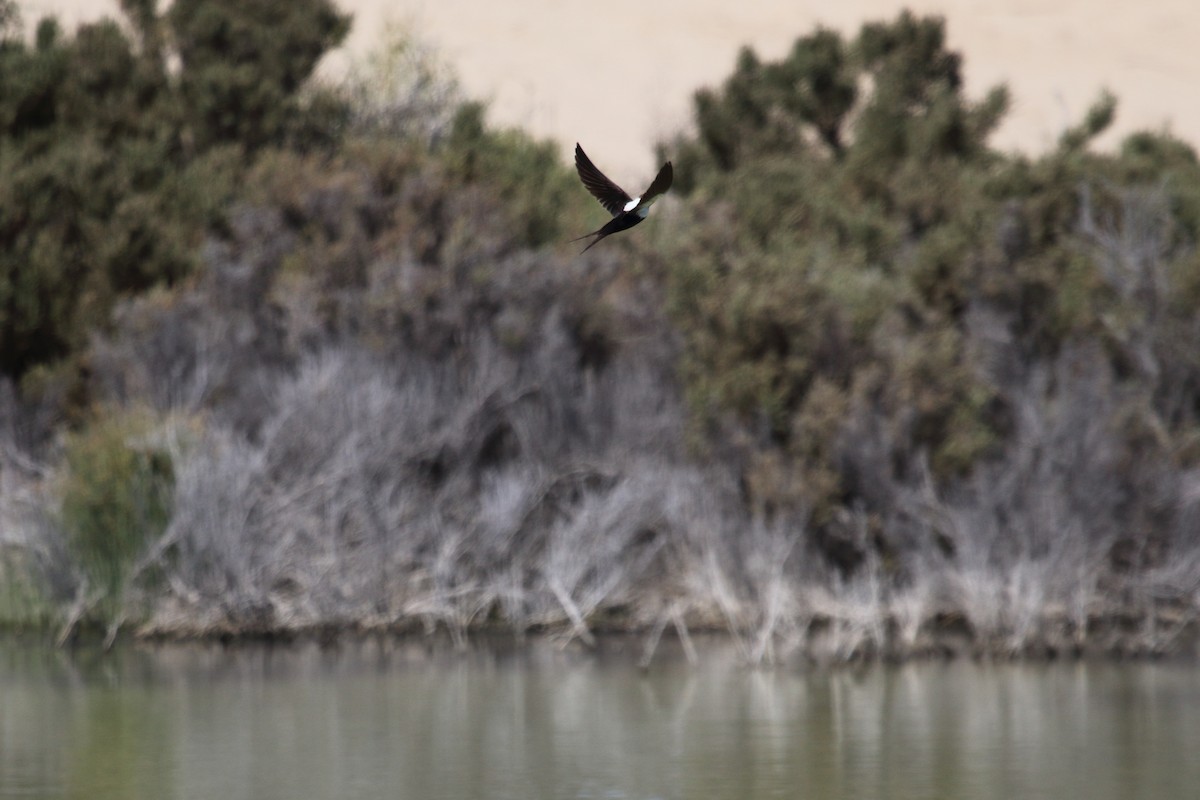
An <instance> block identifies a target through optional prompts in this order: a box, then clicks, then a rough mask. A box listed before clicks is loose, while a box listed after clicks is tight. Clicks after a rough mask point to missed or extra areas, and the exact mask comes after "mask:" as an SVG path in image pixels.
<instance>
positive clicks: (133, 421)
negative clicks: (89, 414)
mask: <svg viewBox="0 0 1200 800" xmlns="http://www.w3.org/2000/svg"><path fill="white" fill-rule="evenodd" d="M148 431H149V423H148V421H147V420H145V419H140V418H138V417H136V416H133V415H113V416H108V417H105V418H103V419H100V420H99V421H97V422H96V423H95V424H94V425H92V426H90V427H88V428H86V429H84V430H82V431H80V432H79V433H76V434H72V435H71V436H70V437H68V440H67V445H66V458H65V465H64V466H65V472H64V477H63V483H62V487H61V492H62V511H61V514H62V525H63V528H64V529H65V530H66V532H67V546H68V548H69V551H70V554H71V556H72V557H73V558H74V559H75V560H76V561H77V563H78V564H79V566H80V568H81V569H82V570H83V572H84V574H85V575H86V576H87V578H88V581H89V584H90V586H91V589H92V591H93V592H98V593H99V594H100V595H101V597H102V605H101V606H100V607H101V608H102V609H103V613H104V614H105V615H106V616H110V617H111V616H113V615H114V614H115V613H116V612H117V611H118V610H119V609H120V601H121V600H122V597H121V595H122V593H123V591H124V590H125V588H126V584H127V579H128V578H129V577H130V570H131V568H132V567H133V565H134V563H135V561H136V560H137V558H138V556H139V555H141V554H142V553H143V550H144V548H145V547H146V544H147V543H148V542H150V541H153V540H154V539H155V538H157V537H158V536H159V535H161V534H162V532H163V530H164V529H165V528H166V525H167V522H168V521H169V519H170V516H171V496H172V492H173V489H174V471H173V467H172V461H171V457H170V455H169V454H168V453H167V452H166V451H164V450H163V449H161V448H158V447H155V446H153V445H151V444H150V443H148V442H147V441H146V439H145V437H146V434H147V433H148Z"/></svg>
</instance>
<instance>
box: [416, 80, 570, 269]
mask: <svg viewBox="0 0 1200 800" xmlns="http://www.w3.org/2000/svg"><path fill="white" fill-rule="evenodd" d="M485 110H486V109H485V108H484V106H482V105H481V104H479V103H474V102H468V103H464V104H463V105H462V106H461V107H460V108H459V109H458V112H457V113H456V115H455V117H454V120H453V122H452V123H451V126H450V133H449V135H448V137H447V139H446V142H445V145H444V146H443V148H442V149H441V150H440V152H439V156H440V158H441V159H442V161H443V163H444V164H445V165H446V168H447V170H448V172H449V177H450V179H451V180H453V181H455V182H456V183H462V184H482V185H483V186H485V187H487V190H488V192H489V193H490V194H492V195H494V196H495V197H497V198H498V199H499V200H500V202H501V203H502V205H503V207H504V209H505V213H506V214H507V215H509V219H510V221H511V224H512V226H513V233H514V237H515V239H516V240H517V241H519V242H521V243H523V244H528V245H531V246H534V247H537V246H540V245H544V244H551V243H554V242H558V241H560V240H561V239H562V238H563V237H564V236H565V235H566V234H567V229H564V226H563V225H564V222H565V221H569V220H570V219H571V217H572V211H573V210H574V209H578V207H579V202H580V192H579V191H578V181H577V179H576V178H575V176H574V174H573V172H572V171H571V170H569V169H567V168H566V167H564V166H563V164H562V162H561V160H560V159H559V155H558V148H557V147H556V146H555V145H554V143H553V142H548V141H537V140H535V139H533V138H532V137H530V136H529V135H528V134H526V133H524V132H523V131H519V130H496V129H492V128H489V127H488V126H487V125H486V123H485V121H484V113H485Z"/></svg>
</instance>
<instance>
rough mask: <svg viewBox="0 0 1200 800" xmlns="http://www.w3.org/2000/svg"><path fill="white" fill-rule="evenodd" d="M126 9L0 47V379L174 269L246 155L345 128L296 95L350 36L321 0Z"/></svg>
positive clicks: (76, 347) (192, 250)
mask: <svg viewBox="0 0 1200 800" xmlns="http://www.w3.org/2000/svg"><path fill="white" fill-rule="evenodd" d="M4 8H5V11H4V18H5V19H6V20H10V19H12V18H13V15H14V12H13V11H12V6H11V4H10V3H7V2H6V3H5V4H4ZM124 8H125V9H126V13H127V17H128V23H129V24H128V25H126V26H125V27H122V26H121V25H119V24H118V23H116V22H114V21H112V20H103V21H100V22H96V23H90V24H86V25H83V26H81V27H80V28H79V29H78V31H77V32H76V33H75V35H74V36H73V37H67V36H64V35H63V34H62V32H61V31H60V29H59V27H58V25H57V23H56V22H55V21H54V20H53V19H44V20H42V21H41V22H40V23H39V25H38V27H37V34H36V38H35V42H34V43H33V44H27V43H26V42H25V41H24V40H23V39H22V38H21V37H20V36H19V35H17V34H9V35H7V36H5V38H3V40H2V41H0V371H2V372H3V373H4V374H6V375H9V376H12V377H15V378H20V377H22V376H24V375H25V374H26V373H27V372H28V371H29V370H31V369H33V368H34V367H37V366H39V365H46V364H48V363H50V362H53V361H56V360H60V359H64V358H70V357H72V356H76V355H78V354H79V353H80V351H81V350H82V349H83V348H84V347H85V346H86V343H87V341H88V337H89V335H90V333H91V332H92V331H95V330H96V329H102V328H103V327H104V326H105V325H106V324H107V323H108V315H109V312H110V310H111V309H112V307H113V304H114V303H115V302H117V300H119V299H120V298H122V297H127V296H130V295H132V294H136V293H138V292H141V291H144V290H146V289H148V288H150V287H153V286H156V285H171V284H173V283H175V282H177V281H179V280H180V279H181V278H183V277H184V276H186V275H187V274H189V273H190V272H191V271H192V269H194V267H195V266H196V264H197V263H198V260H197V253H198V250H199V245H200V243H201V241H202V238H203V236H204V234H205V233H206V232H207V231H208V230H209V229H210V228H212V227H213V226H216V225H218V224H219V223H220V222H221V220H222V217H223V213H224V211H225V209H226V208H227V205H228V203H229V202H230V200H231V198H232V197H233V196H234V194H235V187H236V186H237V181H238V176H239V174H240V172H241V170H242V169H243V168H244V159H245V158H246V157H247V156H248V155H252V154H253V153H255V152H256V151H258V150H260V149H262V148H264V147H267V146H290V147H300V148H312V147H316V146H322V145H326V144H328V143H329V142H330V141H331V138H330V137H331V135H332V134H330V133H329V131H336V130H340V129H341V128H342V127H344V126H340V125H335V124H332V120H335V119H338V118H343V117H345V115H346V113H347V112H346V110H345V109H344V108H342V105H344V104H340V103H336V102H332V101H331V100H330V98H329V96H328V95H327V94H322V93H320V92H314V93H310V94H305V93H304V92H302V88H303V87H304V85H305V82H306V81H307V79H308V78H309V76H310V75H311V73H312V70H313V69H314V67H315V66H316V63H317V60H318V59H319V58H320V56H321V55H322V54H323V53H324V52H325V51H326V50H327V49H328V48H330V47H332V46H334V45H336V44H337V43H338V42H339V41H340V40H341V38H342V37H343V36H344V35H345V32H346V30H347V28H348V24H349V23H348V19H347V18H346V17H344V16H343V15H340V14H337V13H336V12H335V11H334V10H333V7H332V5H330V4H329V3H328V2H327V1H326V0H305V2H299V3H292V2H287V3H285V2H265V1H264V2H255V3H250V4H244V3H230V2H222V0H188V1H187V2H179V3H174V4H172V6H171V8H170V10H169V11H168V12H167V13H166V14H165V15H160V14H159V13H158V11H157V10H156V4H155V3H154V2H151V0H138V2H130V3H126V4H124ZM9 25H10V27H13V26H12V24H11V23H9ZM176 59H177V60H178V64H179V69H178V71H177V72H176V71H174V67H173V66H172V64H173V62H174V61H175V60H176Z"/></svg>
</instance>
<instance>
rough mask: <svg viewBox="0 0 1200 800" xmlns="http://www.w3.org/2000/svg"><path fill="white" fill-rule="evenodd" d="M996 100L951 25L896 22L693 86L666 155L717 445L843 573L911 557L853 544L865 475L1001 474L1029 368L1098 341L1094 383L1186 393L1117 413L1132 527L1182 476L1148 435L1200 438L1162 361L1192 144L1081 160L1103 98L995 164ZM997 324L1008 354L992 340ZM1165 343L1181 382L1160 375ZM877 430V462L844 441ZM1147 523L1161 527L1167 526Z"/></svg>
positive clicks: (1188, 201) (900, 480)
mask: <svg viewBox="0 0 1200 800" xmlns="http://www.w3.org/2000/svg"><path fill="white" fill-rule="evenodd" d="M1006 102H1007V100H1006V94H1005V91H1004V90H1003V89H1001V88H998V89H994V90H992V91H991V92H989V93H988V94H987V95H986V96H985V97H984V99H983V100H981V101H978V102H973V101H971V100H968V99H967V98H966V97H965V96H964V94H963V90H962V79H961V74H960V58H959V56H958V54H956V53H953V52H951V51H949V50H947V49H946V47H945V42H944V26H943V23H942V21H941V20H938V19H932V18H927V19H922V18H917V17H914V16H912V15H910V14H908V13H905V14H902V15H901V16H900V17H899V18H898V19H896V20H895V21H894V22H891V23H886V24H870V25H866V26H864V27H863V28H862V30H861V32H860V33H859V34H858V36H857V37H855V38H854V39H852V40H848V41H847V40H843V39H842V38H841V37H840V36H838V35H837V34H835V33H832V32H830V31H823V30H822V31H818V32H816V33H815V34H813V35H811V36H806V37H802V38H800V39H799V40H797V42H796V44H795V46H794V47H793V49H792V50H791V52H790V53H789V54H788V55H787V56H786V57H785V58H783V59H781V60H780V61H778V62H773V63H764V62H762V61H761V60H760V59H759V58H758V57H757V56H756V55H755V54H754V53H753V52H752V51H750V50H745V51H743V52H742V54H741V56H740V57H739V59H738V62H737V65H736V68H735V71H734V73H733V75H732V76H731V77H730V78H729V79H728V80H727V81H726V82H725V84H724V85H723V86H722V87H721V88H720V89H716V90H712V89H706V90H702V91H701V92H699V93H698V94H697V96H696V100H695V120H696V132H695V134H689V135H683V136H680V137H678V138H677V139H676V140H674V141H672V142H671V143H670V144H669V145H664V146H662V147H661V150H662V151H663V153H664V154H665V153H666V152H668V151H669V152H672V153H674V155H675V158H676V164H677V165H678V172H679V173H680V175H681V176H685V178H684V180H683V181H681V183H680V186H679V188H680V190H681V191H682V192H683V193H685V194H686V196H687V197H688V200H689V206H690V208H689V210H688V219H687V221H686V222H685V224H684V225H683V226H682V227H681V228H680V230H679V239H680V243H679V245H678V246H677V248H676V249H675V251H673V252H672V253H671V254H670V255H669V256H668V259H669V261H670V263H671V264H672V268H671V269H672V271H671V279H670V282H671V309H672V314H673V317H674V319H675V320H676V322H677V324H678V326H679V328H680V330H681V331H682V333H683V335H684V337H685V339H686V343H687V345H686V349H685V353H684V356H683V371H684V373H683V374H684V378H685V381H686V383H687V387H688V393H689V397H690V401H691V404H692V406H693V409H694V410H695V412H696V414H697V415H698V416H697V419H698V422H699V424H700V425H702V426H703V428H704V430H705V431H706V433H705V434H704V435H703V436H702V437H701V438H702V440H703V441H707V442H709V445H708V446H709V447H713V446H714V445H713V444H712V443H713V442H714V441H725V442H729V443H732V444H733V446H734V448H735V452H736V453H738V454H740V458H742V459H743V461H744V466H743V475H744V485H745V487H746V492H747V496H748V499H749V500H750V502H751V503H752V504H753V505H756V506H758V507H762V508H764V509H768V510H769V509H772V508H777V507H783V508H795V507H807V508H810V509H812V511H813V512H814V514H815V521H816V522H817V524H818V528H819V532H818V537H825V538H826V541H827V544H828V547H827V548H826V549H827V552H828V553H829V555H830V556H831V557H833V558H835V560H837V561H838V562H839V563H841V564H842V565H843V567H845V568H851V569H852V568H854V567H855V566H856V565H858V564H860V563H861V562H862V561H863V559H865V558H867V557H868V556H869V554H870V552H873V551H876V550H878V549H880V548H882V549H883V550H884V551H888V550H890V549H891V548H893V547H895V546H896V545H897V543H896V542H889V541H888V539H889V535H888V533H887V531H886V530H885V529H884V528H878V527H877V528H876V531H875V534H874V536H875V542H874V544H872V543H870V542H869V541H867V542H863V541H861V537H859V538H860V540H859V541H858V542H857V543H856V544H854V545H853V546H851V547H846V546H845V545H846V540H847V539H855V538H856V537H855V536H854V535H853V534H852V531H850V530H847V528H846V525H844V524H842V523H839V522H838V520H839V519H846V517H845V513H846V512H847V511H852V510H854V509H861V510H862V511H863V512H865V513H867V514H869V515H871V516H872V517H874V518H883V517H886V516H887V515H888V514H889V513H891V503H892V501H893V500H894V496H893V495H892V494H890V493H888V492H881V491H880V489H879V485H871V483H870V482H868V481H867V480H866V478H865V475H866V474H871V475H873V477H874V478H875V479H883V480H884V483H885V484H896V485H903V484H907V483H911V482H912V481H914V480H917V479H918V476H919V475H921V474H923V467H922V465H923V464H925V463H927V464H928V466H929V468H930V469H931V474H932V477H933V479H934V480H935V483H936V485H937V486H939V487H943V488H948V487H951V486H953V485H955V484H956V483H957V482H960V481H962V480H964V479H966V478H967V476H969V475H971V474H972V473H973V472H975V471H977V470H978V469H980V467H981V465H982V464H983V463H985V462H988V461H990V460H996V459H1003V458H1004V457H1005V451H1006V448H1007V447H1008V446H1009V445H1010V444H1011V442H1013V441H1014V440H1015V439H1016V438H1018V432H1019V427H1020V420H1019V419H1018V417H1019V415H1020V413H1021V405H1022V403H1023V402H1024V400H1025V399H1027V398H1025V397H1024V396H1023V392H1025V391H1027V390H1029V383H1028V375H1029V373H1030V371H1031V370H1034V369H1036V368H1038V365H1041V364H1050V363H1055V362H1056V361H1057V360H1058V359H1059V358H1061V357H1062V356H1061V355H1060V354H1061V353H1062V352H1063V350H1064V348H1065V347H1067V346H1068V344H1069V343H1070V342H1073V341H1077V340H1100V341H1103V342H1105V344H1106V347H1107V352H1108V355H1109V358H1110V361H1109V362H1108V364H1105V365H1099V364H1096V365H1093V366H1092V368H1093V369H1101V370H1110V369H1111V370H1113V371H1115V374H1116V376H1117V377H1116V378H1115V380H1116V382H1117V385H1118V386H1122V387H1123V389H1121V391H1134V392H1135V393H1137V391H1136V390H1138V389H1139V387H1140V390H1141V391H1142V392H1144V393H1147V395H1148V396H1149V397H1152V396H1154V395H1171V396H1172V398H1173V399H1172V400H1171V401H1170V403H1168V404H1162V403H1156V402H1154V401H1153V400H1149V401H1148V402H1147V403H1146V404H1143V405H1139V406H1137V408H1136V409H1133V408H1127V409H1125V410H1124V411H1123V412H1121V413H1124V414H1126V415H1132V416H1131V417H1128V416H1127V418H1126V422H1125V423H1124V425H1125V430H1126V431H1127V432H1128V437H1126V436H1125V434H1124V433H1122V434H1118V438H1121V439H1122V441H1123V444H1122V445H1121V448H1122V450H1123V452H1124V453H1125V455H1124V457H1125V458H1126V459H1127V461H1126V463H1125V464H1124V465H1123V466H1122V467H1120V468H1119V471H1120V472H1121V473H1122V481H1128V483H1127V484H1124V483H1123V486H1124V488H1123V489H1121V491H1124V492H1127V493H1128V496H1129V498H1130V501H1129V502H1128V503H1124V504H1122V505H1121V507H1120V508H1118V509H1114V510H1113V513H1115V514H1117V515H1118V519H1120V520H1121V523H1122V524H1123V525H1127V526H1128V525H1134V520H1136V519H1138V518H1140V517H1141V516H1142V515H1144V514H1147V513H1151V512H1149V511H1148V510H1147V508H1145V507H1140V508H1139V509H1138V510H1135V507H1139V506H1140V505H1141V504H1142V503H1143V502H1149V501H1148V500H1147V496H1146V495H1145V494H1144V492H1142V491H1141V490H1140V489H1144V488H1146V486H1145V484H1144V483H1143V482H1142V481H1141V480H1140V479H1139V478H1138V477H1136V475H1137V473H1138V472H1139V471H1140V470H1143V469H1146V468H1148V467H1149V466H1150V465H1151V464H1152V463H1156V462H1157V461H1161V460H1163V459H1165V460H1167V461H1171V460H1173V459H1175V458H1176V455H1175V453H1174V452H1173V448H1172V447H1170V446H1169V445H1168V444H1167V441H1166V440H1165V439H1164V440H1160V441H1158V442H1157V443H1156V442H1154V441H1148V440H1146V439H1145V437H1144V436H1141V435H1140V434H1138V433H1136V431H1138V430H1152V429H1161V430H1163V431H1164V432H1167V431H1170V432H1171V433H1170V434H1169V435H1170V436H1180V435H1182V436H1185V437H1193V436H1194V435H1195V431H1196V426H1197V423H1198V420H1200V414H1198V413H1197V411H1198V406H1197V400H1198V399H1200V397H1198V396H1197V395H1196V394H1195V393H1194V388H1193V387H1194V386H1195V381H1196V378H1197V375H1198V374H1197V373H1196V371H1195V368H1194V360H1192V359H1190V358H1186V357H1185V358H1184V359H1183V360H1182V361H1181V360H1180V358H1179V353H1178V351H1177V349H1176V345H1175V344H1171V343H1172V342H1179V341H1180V339H1179V338H1178V337H1179V336H1180V335H1185V334H1183V332H1184V331H1185V330H1186V331H1194V330H1195V326H1196V324H1197V317H1196V313H1195V311H1194V308H1195V307H1194V306H1192V307H1188V306H1187V305H1186V304H1179V303H1178V302H1175V301H1174V298H1178V297H1180V296H1181V294H1191V293H1193V292H1194V291H1195V290H1194V282H1195V277H1194V270H1195V265H1196V256H1195V247H1194V243H1195V241H1196V236H1195V232H1196V227H1197V225H1198V224H1200V215H1198V213H1197V211H1198V209H1197V198H1198V197H1200V166H1198V164H1197V160H1196V157H1195V154H1194V152H1193V151H1192V150H1191V149H1190V148H1188V147H1187V146H1185V145H1183V144H1182V143H1180V142H1178V141H1176V140H1173V139H1171V138H1170V137H1168V136H1165V135H1155V134H1139V135H1137V136H1134V137H1131V138H1130V139H1129V140H1127V141H1126V143H1125V144H1124V145H1123V148H1122V150H1121V152H1119V153H1118V154H1116V155H1114V156H1103V155H1096V154H1093V153H1091V152H1089V151H1088V149H1087V145H1088V142H1089V141H1090V140H1091V139H1092V138H1093V137H1094V136H1095V135H1096V134H1098V133H1099V132H1101V131H1102V130H1103V129H1104V128H1105V127H1106V126H1107V124H1108V123H1109V122H1110V121H1111V119H1112V117H1113V114H1114V109H1115V104H1114V100H1113V99H1112V98H1111V97H1110V96H1104V97H1102V98H1100V100H1099V101H1098V102H1097V104H1096V106H1095V107H1094V108H1093V109H1092V110H1091V111H1090V112H1089V114H1088V115H1087V117H1086V119H1085V120H1084V121H1083V122H1081V123H1080V125H1079V126H1077V127H1075V128H1073V129H1071V130H1068V131H1067V132H1066V133H1064V135H1063V137H1062V140H1061V142H1060V144H1059V146H1058V148H1057V149H1055V150H1054V151H1052V152H1050V153H1048V154H1046V155H1044V156H1041V157H1039V158H1037V159H1034V160H1030V159H1028V158H1026V157H1023V156H1019V155H1009V154H1002V153H999V152H997V151H995V150H993V149H991V148H989V147H988V145H987V136H988V134H989V133H990V132H991V131H992V130H993V129H994V127H995V125H996V124H997V122H998V121H999V120H1000V118H1001V114H1002V113H1003V111H1004V108H1005V106H1006ZM1189 275H1190V276H1192V277H1188V276H1189ZM1164 305H1169V306H1170V309H1171V310H1168V309H1167V308H1164V307H1163V306H1164ZM1147 314H1152V315H1153V320H1151V319H1149V318H1148V317H1147V316H1146V315H1147ZM984 318H986V319H987V320H988V321H989V325H991V326H992V327H991V328H989V330H988V331H987V333H986V336H988V337H993V339H994V338H995V337H999V338H1001V339H1002V340H1003V341H1004V343H1005V344H1004V347H1003V348H997V347H996V346H995V342H994V341H992V340H989V339H986V338H984V339H981V338H980V336H981V330H980V329H979V328H978V323H979V321H980V320H981V319H984ZM1118 320H1120V321H1119V322H1118ZM973 325H974V326H975V327H973ZM1151 328H1153V329H1155V332H1151V330H1150V329H1151ZM1134 329H1137V332H1136V333H1135V332H1134ZM1170 329H1174V330H1175V331H1176V332H1174V333H1170V334H1168V330H1170ZM1164 348H1169V349H1171V350H1172V352H1173V353H1174V355H1172V356H1170V357H1169V358H1168V360H1170V361H1171V363H1172V364H1173V365H1175V368H1181V367H1182V368H1183V371H1182V372H1175V373H1174V374H1172V375H1171V376H1170V377H1169V378H1168V377H1167V376H1165V375H1163V374H1161V372H1159V371H1158V370H1157V365H1158V364H1159V363H1161V362H1162V361H1163V360H1164V356H1165V354H1164V353H1161V350H1162V349H1164ZM998 349H1000V350H1003V352H1002V353H998V352H997V350H998ZM985 352H986V353H987V354H988V356H989V357H990V358H991V359H992V362H990V363H989V362H986V361H984V360H982V358H981V356H982V355H983V354H984V353H985ZM1185 362H1186V363H1188V364H1189V365H1190V366H1187V367H1183V364H1184V363H1185ZM1139 365H1141V366H1139ZM1146 369H1152V370H1153V374H1148V373H1146V372H1145V370H1146ZM1185 373H1186V374H1185ZM1049 391H1050V392H1054V391H1055V390H1054V389H1050V390H1049ZM1180 392H1183V393H1185V394H1188V395H1189V397H1190V399H1189V400H1186V401H1184V400H1181V398H1180V396H1179V393H1180ZM1043 399H1044V400H1046V401H1049V398H1048V397H1046V398H1043ZM1080 412H1081V413H1086V412H1084V411H1083V409H1080ZM1114 413H1115V412H1114ZM864 418H865V419H869V420H870V424H869V425H866V424H865V423H863V422H862V420H863V419H864ZM1113 424H1114V425H1116V424H1117V422H1116V420H1113ZM868 427H869V428H873V429H876V433H875V434H874V435H875V436H876V438H877V439H878V440H879V441H878V442H877V445H878V446H877V447H876V448H874V449H873V450H872V452H871V459H873V460H874V461H875V463H874V464H872V465H870V466H869V469H868V466H867V465H865V464H863V463H862V462H864V461H865V460H866V459H864V458H862V457H861V456H856V455H855V454H854V453H853V452H851V451H852V449H853V447H852V446H851V444H850V442H851V439H852V438H853V437H852V436H851V433H850V432H851V431H855V430H864V429H866V428H868ZM858 444H859V446H865V443H863V442H859V443H858ZM1135 465H1138V466H1135ZM1139 487H1140V488H1139ZM1164 514H1165V516H1163V515H1164ZM1152 516H1156V522H1157V529H1158V530H1160V531H1161V530H1164V529H1165V528H1164V527H1163V525H1164V524H1165V523H1166V521H1167V520H1166V517H1170V516H1171V515H1170V513H1169V512H1166V511H1162V513H1161V514H1160V513H1155V514H1152ZM1166 527H1170V525H1169V524H1167V525H1166ZM885 528H886V526H885ZM820 529H823V530H820ZM893 534H894V531H893Z"/></svg>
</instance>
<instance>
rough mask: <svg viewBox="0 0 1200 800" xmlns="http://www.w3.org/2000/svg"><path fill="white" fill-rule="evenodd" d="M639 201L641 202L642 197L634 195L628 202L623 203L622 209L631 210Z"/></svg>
mask: <svg viewBox="0 0 1200 800" xmlns="http://www.w3.org/2000/svg"><path fill="white" fill-rule="evenodd" d="M640 202H642V198H640V197H635V198H633V199H632V200H630V201H629V202H628V203H626V204H625V209H624V210H625V211H633V210H634V209H635V208H637V204H638V203H640Z"/></svg>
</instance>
